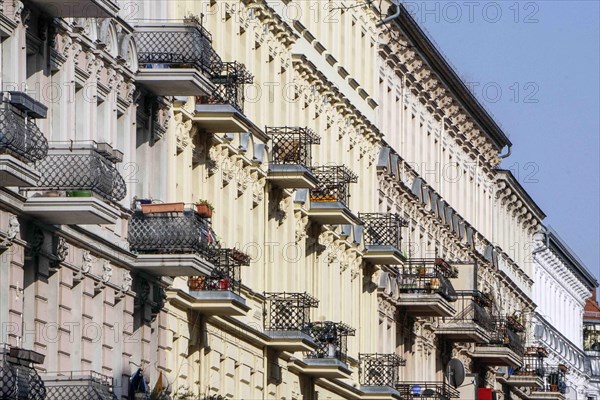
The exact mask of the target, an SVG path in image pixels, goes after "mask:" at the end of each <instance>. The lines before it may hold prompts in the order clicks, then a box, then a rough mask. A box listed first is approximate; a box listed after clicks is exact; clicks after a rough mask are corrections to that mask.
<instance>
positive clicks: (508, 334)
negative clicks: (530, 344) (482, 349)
mask: <svg viewBox="0 0 600 400" xmlns="http://www.w3.org/2000/svg"><path fill="white" fill-rule="evenodd" d="M493 321H494V327H493V330H492V331H491V332H490V341H489V343H488V344H483V345H482V346H494V347H498V346H504V347H508V348H509V349H511V350H512V351H514V352H515V353H517V355H519V356H523V354H524V351H525V347H524V345H523V338H522V333H521V332H515V331H514V329H513V328H512V327H511V325H510V324H509V323H508V320H507V317H503V316H500V317H499V316H496V317H493Z"/></svg>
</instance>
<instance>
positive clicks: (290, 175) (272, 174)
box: [267, 164, 318, 189]
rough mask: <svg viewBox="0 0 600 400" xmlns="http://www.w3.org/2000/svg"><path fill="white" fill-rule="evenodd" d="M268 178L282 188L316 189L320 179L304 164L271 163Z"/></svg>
mask: <svg viewBox="0 0 600 400" xmlns="http://www.w3.org/2000/svg"><path fill="white" fill-rule="evenodd" d="M267 179H268V180H269V181H271V182H272V183H273V184H274V185H276V186H278V187H280V188H282V189H314V188H315V187H317V184H318V180H317V178H316V177H315V176H314V175H313V174H312V173H311V172H310V170H309V169H308V168H306V167H305V166H304V165H297V164H271V165H269V172H268V175H267Z"/></svg>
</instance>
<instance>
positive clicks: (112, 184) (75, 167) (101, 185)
mask: <svg viewBox="0 0 600 400" xmlns="http://www.w3.org/2000/svg"><path fill="white" fill-rule="evenodd" d="M35 167H36V168H37V170H38V171H39V173H40V180H39V181H38V184H37V186H36V187H31V188H25V189H24V190H46V191H66V195H67V196H87V195H89V194H88V193H86V192H93V193H94V194H96V195H98V196H100V197H102V198H104V199H106V200H108V201H115V202H116V201H119V200H122V199H123V198H125V195H126V193H127V189H126V186H125V180H124V179H123V177H122V176H121V174H120V173H119V171H117V169H116V168H115V166H114V163H113V162H112V161H111V160H109V159H108V157H106V156H105V155H103V154H100V152H99V150H98V148H97V147H96V145H95V144H93V145H90V144H87V145H81V144H77V143H76V142H74V143H73V144H72V145H71V146H69V147H64V146H60V145H52V144H51V147H50V149H49V152H48V156H47V157H46V158H44V159H43V160H41V161H38V162H36V163H35Z"/></svg>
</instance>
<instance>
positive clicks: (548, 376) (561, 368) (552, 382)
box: [532, 365, 567, 394]
mask: <svg viewBox="0 0 600 400" xmlns="http://www.w3.org/2000/svg"><path fill="white" fill-rule="evenodd" d="M566 375H567V367H566V366H565V365H553V366H549V365H545V366H544V386H542V387H541V388H532V390H533V391H538V392H552V393H562V394H565V393H566V392H567V383H566Z"/></svg>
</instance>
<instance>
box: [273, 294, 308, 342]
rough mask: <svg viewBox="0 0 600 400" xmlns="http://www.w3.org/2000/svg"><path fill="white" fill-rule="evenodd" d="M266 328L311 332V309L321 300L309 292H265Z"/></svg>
mask: <svg viewBox="0 0 600 400" xmlns="http://www.w3.org/2000/svg"><path fill="white" fill-rule="evenodd" d="M265 296H266V298H267V303H266V305H265V310H264V313H265V329H266V330H274V331H302V332H304V333H306V334H309V333H310V309H311V308H314V307H318V305H319V300H317V299H315V298H314V297H312V296H311V295H309V294H307V293H285V292H283V293H265Z"/></svg>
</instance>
